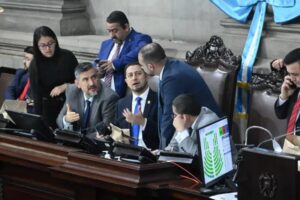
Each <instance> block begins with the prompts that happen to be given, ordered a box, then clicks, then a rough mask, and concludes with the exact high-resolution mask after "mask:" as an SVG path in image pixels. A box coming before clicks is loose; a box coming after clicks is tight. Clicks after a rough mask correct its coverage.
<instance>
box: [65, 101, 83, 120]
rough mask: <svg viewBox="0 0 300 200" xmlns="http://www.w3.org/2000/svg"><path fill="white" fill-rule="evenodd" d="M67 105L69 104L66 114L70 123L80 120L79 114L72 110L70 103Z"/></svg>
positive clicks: (66, 118)
mask: <svg viewBox="0 0 300 200" xmlns="http://www.w3.org/2000/svg"><path fill="white" fill-rule="evenodd" d="M66 106H67V112H66V115H65V120H66V121H67V122H69V123H72V122H76V121H78V120H79V119H80V116H79V114H78V113H76V112H74V111H72V109H71V107H70V105H69V104H68V103H67V104H66Z"/></svg>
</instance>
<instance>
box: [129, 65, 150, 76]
mask: <svg viewBox="0 0 300 200" xmlns="http://www.w3.org/2000/svg"><path fill="white" fill-rule="evenodd" d="M132 65H139V66H141V64H140V63H139V62H132V63H129V64H127V65H126V66H125V68H124V76H126V72H127V69H128V67H130V66H132ZM141 69H142V70H143V68H142V66H141ZM143 72H145V71H144V70H143ZM145 73H146V72H145Z"/></svg>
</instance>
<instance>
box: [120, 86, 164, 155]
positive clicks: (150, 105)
mask: <svg viewBox="0 0 300 200" xmlns="http://www.w3.org/2000/svg"><path fill="white" fill-rule="evenodd" d="M131 105H132V94H130V95H127V96H125V97H124V98H122V99H120V100H119V101H118V104H117V109H116V118H115V125H116V126H118V127H120V128H128V129H130V132H131V124H130V123H128V122H127V121H126V120H125V117H124V116H123V114H122V112H123V110H124V109H125V108H128V109H129V110H132V108H131ZM143 116H144V117H145V118H147V124H146V127H145V130H144V131H143V140H144V142H145V144H146V146H147V147H148V148H151V149H158V146H159V138H158V128H157V93H156V92H153V91H152V90H151V89H149V93H148V96H147V100H146V104H145V109H144V112H143Z"/></svg>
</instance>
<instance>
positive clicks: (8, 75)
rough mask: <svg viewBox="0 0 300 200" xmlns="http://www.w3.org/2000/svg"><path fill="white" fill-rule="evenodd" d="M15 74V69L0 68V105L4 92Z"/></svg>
mask: <svg viewBox="0 0 300 200" xmlns="http://www.w3.org/2000/svg"><path fill="white" fill-rule="evenodd" d="M15 73H16V69H13V68H8V67H0V105H2V103H3V101H4V92H5V89H6V88H7V86H8V85H9V84H10V83H11V81H12V79H13V78H14V76H15Z"/></svg>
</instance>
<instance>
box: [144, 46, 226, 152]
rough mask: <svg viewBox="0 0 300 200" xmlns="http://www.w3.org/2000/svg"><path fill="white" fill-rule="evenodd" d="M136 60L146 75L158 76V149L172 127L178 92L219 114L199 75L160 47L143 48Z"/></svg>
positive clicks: (172, 129) (172, 132) (163, 145)
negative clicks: (174, 103) (168, 55)
mask: <svg viewBox="0 0 300 200" xmlns="http://www.w3.org/2000/svg"><path fill="white" fill-rule="evenodd" d="M138 58H139V62H140V64H141V65H142V66H143V69H144V70H145V72H146V73H147V74H149V75H157V76H159V79H160V81H159V89H158V117H159V119H158V127H159V136H160V149H164V148H165V147H166V146H167V145H168V144H169V142H170V140H171V138H172V136H173V134H174V131H175V130H174V127H173V126H172V121H173V120H172V114H173V112H172V101H173V100H174V99H175V98H176V97H177V96H178V95H180V94H183V93H190V94H192V95H195V97H196V98H197V100H198V101H199V105H200V106H201V107H202V106H205V107H207V108H209V109H210V110H212V111H214V112H215V113H217V114H218V115H220V111H219V108H218V105H217V103H216V101H215V100H214V98H213V96H212V94H211V92H210V90H209V88H208V87H207V85H206V83H205V82H204V80H203V79H202V77H201V76H200V74H199V73H198V72H197V71H196V70H195V69H194V68H193V67H192V66H190V65H188V64H186V63H184V62H181V61H178V60H175V59H170V58H167V57H166V54H165V51H164V49H163V48H162V47H161V46H160V45H159V44H157V43H151V44H148V45H146V46H145V47H143V48H142V49H141V50H140V52H139V55H138Z"/></svg>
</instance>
